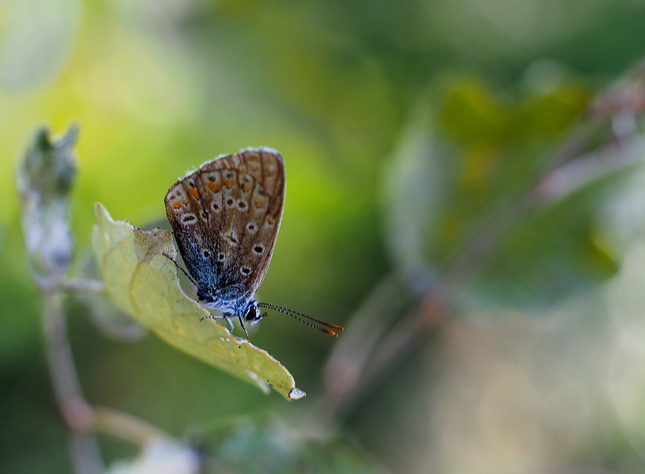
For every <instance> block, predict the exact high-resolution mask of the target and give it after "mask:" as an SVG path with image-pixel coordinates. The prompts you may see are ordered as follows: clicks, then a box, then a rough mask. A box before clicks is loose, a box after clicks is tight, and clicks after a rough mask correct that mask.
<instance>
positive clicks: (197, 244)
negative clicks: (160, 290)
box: [165, 171, 218, 289]
mask: <svg viewBox="0 0 645 474" xmlns="http://www.w3.org/2000/svg"><path fill="white" fill-rule="evenodd" d="M197 173H198V172H197V171H196V172H194V173H191V174H189V175H188V176H186V177H185V178H183V179H180V180H179V181H177V182H176V183H175V184H174V185H173V186H172V187H171V188H170V189H169V190H168V193H167V194H166V198H165V203H166V215H167V216H168V222H170V226H171V227H172V230H173V234H174V235H175V240H176V241H177V246H178V247H179V252H180V253H181V256H182V257H183V259H184V263H185V264H186V267H187V269H188V273H190V274H191V275H192V277H193V278H194V279H195V280H196V281H197V284H198V287H199V288H201V289H206V288H211V287H213V286H214V285H215V284H216V281H217V275H218V268H217V263H216V261H215V258H214V251H213V246H214V239H213V235H212V234H211V232H210V229H209V225H208V216H207V214H206V213H205V212H204V209H203V205H202V200H201V197H200V189H199V185H198V180H197Z"/></svg>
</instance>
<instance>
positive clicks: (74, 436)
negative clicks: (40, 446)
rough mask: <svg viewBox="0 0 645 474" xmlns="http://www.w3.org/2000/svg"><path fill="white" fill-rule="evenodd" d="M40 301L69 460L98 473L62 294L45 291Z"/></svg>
mask: <svg viewBox="0 0 645 474" xmlns="http://www.w3.org/2000/svg"><path fill="white" fill-rule="evenodd" d="M44 301H45V311H44V315H43V329H44V331H43V332H44V336H45V349H46V353H47V362H48V367H49V372H50V375H51V379H52V385H53V388H54V396H55V398H56V402H57V403H58V406H59V408H60V411H61V414H62V416H63V419H64V420H65V422H66V423H67V426H69V428H70V433H69V442H70V449H71V453H72V462H73V464H74V467H75V471H76V472H79V473H100V472H102V471H103V464H102V461H101V455H100V453H99V450H98V444H97V441H96V438H95V436H94V435H93V434H91V427H92V422H93V418H94V416H93V410H92V408H91V407H90V406H89V404H88V403H87V402H86V401H85V398H84V397H83V394H82V393H81V387H80V382H79V380H78V375H77V373H76V368H75V366H74V360H73V358H72V351H71V348H70V345H69V341H68V339H67V327H66V324H65V317H64V313H63V307H62V296H61V295H60V293H59V292H58V291H56V290H53V291H50V292H47V293H45V295H44Z"/></svg>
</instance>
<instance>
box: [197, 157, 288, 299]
mask: <svg viewBox="0 0 645 474" xmlns="http://www.w3.org/2000/svg"><path fill="white" fill-rule="evenodd" d="M198 175H199V176H198V178H197V185H198V187H199V188H200V190H201V191H202V192H201V201H202V203H203V207H204V209H205V211H206V215H207V218H208V225H209V229H210V231H211V233H212V234H213V235H215V236H217V237H216V238H215V239H214V240H215V241H216V242H217V246H216V247H215V248H214V250H215V254H214V257H215V259H216V261H217V263H218V264H219V265H220V269H221V271H220V273H219V278H220V280H219V286H220V287H224V286H228V285H232V284H240V283H241V284H243V286H244V287H245V288H248V294H249V295H253V294H254V293H255V292H256V291H257V289H258V288H259V287H260V284H261V283H262V280H264V276H265V275H266V272H267V270H268V267H269V262H270V261H271V255H272V254H273V247H274V245H275V240H276V237H277V235H278V229H279V227H280V220H281V218H282V209H283V204H284V194H285V174H284V164H283V161H282V157H281V156H280V154H279V153H277V152H276V151H273V150H269V149H266V148H260V149H248V150H243V151H241V152H240V153H237V154H235V155H227V156H223V157H220V158H217V159H215V160H213V161H210V162H208V163H205V164H203V165H202V166H201V167H200V169H199V170H198Z"/></svg>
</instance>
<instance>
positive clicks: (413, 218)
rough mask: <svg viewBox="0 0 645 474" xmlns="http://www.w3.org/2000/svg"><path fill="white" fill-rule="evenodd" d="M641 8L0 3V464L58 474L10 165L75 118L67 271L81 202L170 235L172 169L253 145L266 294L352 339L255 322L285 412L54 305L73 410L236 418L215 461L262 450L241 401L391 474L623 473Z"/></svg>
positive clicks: (182, 433) (644, 449) (105, 448)
mask: <svg viewBox="0 0 645 474" xmlns="http://www.w3.org/2000/svg"><path fill="white" fill-rule="evenodd" d="M643 24H645V3H643V2H642V1H640V0H630V1H627V0H619V1H615V0H586V1H584V2H581V1H578V0H565V1H562V0H557V1H556V0H546V1H538V0H434V1H429V0H427V1H423V0H402V1H397V2H387V1H378V2H374V1H363V0H343V1H336V0H332V1H328V0H324V1H323V0H314V1H310V2H305V3H301V2H294V1H289V0H257V1H244V0H242V1H232V0H231V1H227V0H222V1H206V0H163V1H161V2H158V1H157V2H155V1H150V0H116V1H103V0H5V1H4V2H0V202H2V206H0V268H2V271H1V272H0V420H2V423H0V470H2V471H5V472H44V471H46V472H70V469H71V464H70V460H69V453H68V449H67V443H66V427H65V425H64V423H63V422H62V421H61V419H60V417H59V415H58V412H57V407H56V405H55V403H54V400H53V397H52V395H51V392H50V381H49V377H48V373H47V366H46V363H45V357H44V352H43V349H42V347H43V344H42V335H41V333H42V331H41V322H40V314H41V312H42V302H41V299H40V298H39V296H38V292H37V290H36V288H35V285H34V283H33V280H32V279H31V276H30V274H29V267H28V265H27V255H26V251H25V246H24V243H23V237H22V234H21V229H20V206H19V197H18V194H17V193H16V190H15V189H16V186H15V176H16V168H17V164H18V161H19V159H20V157H21V156H22V155H23V154H24V152H25V150H26V149H27V147H28V145H29V143H30V141H31V136H32V134H33V132H34V130H35V129H36V127H38V126H40V125H43V124H49V125H51V127H52V129H53V130H54V131H55V132H56V133H63V132H64V131H65V130H66V129H67V127H68V126H69V124H70V123H71V122H72V121H78V123H79V124H80V134H79V138H78V146H77V155H78V168H79V170H78V175H77V176H76V181H75V187H74V189H73V191H72V205H71V214H72V230H73V235H74V241H75V259H74V264H73V267H72V270H71V271H70V274H73V275H81V274H88V273H91V271H92V264H91V258H92V252H91V249H90V240H91V229H92V225H93V224H94V217H93V215H92V204H93V203H94V202H95V201H101V202H102V203H103V204H105V206H106V207H107V209H109V211H110V213H111V214H112V216H113V217H114V218H115V219H127V220H129V221H130V222H131V223H133V224H135V225H137V226H140V227H154V226H156V225H162V226H166V227H167V224H166V223H165V217H164V208H163V197H164V195H165V192H166V191H167V189H168V188H169V186H170V185H171V184H172V183H173V182H174V181H175V180H176V179H177V177H178V176H181V175H183V174H184V172H185V171H186V170H188V169H191V168H193V167H196V166H198V165H199V164H200V163H202V162H203V161H205V160H207V159H210V158H212V157H214V156H216V155H218V154H221V153H232V152H235V151H237V150H239V149H240V148H244V147H247V146H269V147H272V148H275V149H277V150H279V151H280V152H281V153H282V155H283V156H284V157H285V163H286V170H287V175H288V186H287V198H286V206H285V213H284V220H283V224H282V228H281V232H280V236H279V238H278V241H277V245H276V249H275V253H274V256H273V261H272V264H271V268H270V271H269V273H268V275H267V279H266V281H265V283H264V285H263V287H262V289H261V292H260V298H262V299H263V300H264V301H268V302H274V303H277V304H280V305H284V306H287V307H290V308H294V309H296V310H300V311H304V312H306V313H308V314H312V315H314V316H316V317H318V318H320V319H323V320H328V321H332V322H338V323H340V324H347V326H348V331H347V333H346V334H344V335H343V337H341V338H340V339H339V340H338V341H336V340H331V339H330V338H326V337H323V336H321V335H320V334H319V333H317V332H315V331H309V330H307V329H306V328H304V327H302V326H301V325H299V324H296V323H294V322H292V321H291V320H287V318H286V317H284V318H283V317H281V316H279V315H272V316H271V317H270V318H267V319H266V320H265V321H263V322H262V324H261V325H260V327H259V328H257V329H256V331H255V332H254V333H252V335H251V337H252V338H253V342H254V343H255V344H256V345H257V346H259V347H262V348H264V349H266V350H267V351H268V352H269V353H271V354H272V355H273V356H274V357H276V358H277V359H279V360H280V361H281V362H282V363H283V364H284V365H285V366H286V367H287V368H288V369H289V371H290V372H291V373H292V374H293V375H294V377H295V379H296V382H297V385H298V387H300V388H302V389H303V390H305V391H306V392H307V393H308V396H307V397H306V398H305V399H302V400H299V401H297V402H292V403H287V402H285V401H284V399H283V398H282V397H280V396H279V395H277V394H272V395H270V396H266V395H264V394H263V393H262V392H260V391H258V390H256V389H254V388H253V387H252V386H250V385H248V384H245V383H243V382H241V381H239V380H237V379H234V378H232V377H230V376H229V375H227V374H224V373H221V372H218V371H216V370H214V369H213V368H211V367H209V366H206V365H204V364H202V363H201V362H198V361H196V360H193V359H191V358H190V357H189V356H186V355H184V354H182V353H180V352H178V351H176V350H174V349H173V348H171V347H169V346H167V345H166V344H164V343H163V342H162V341H160V340H159V339H158V338H156V337H155V336H152V335H148V336H146V337H142V336H143V334H142V331H140V330H139V329H137V328H136V327H134V326H132V325H131V324H132V323H130V322H129V320H128V319H126V318H125V317H124V316H123V315H118V314H116V310H115V309H114V308H113V307H112V306H110V304H109V303H107V302H106V301H104V300H102V299H100V298H98V297H96V296H85V295H83V296H78V297H74V298H69V299H68V300H67V301H66V304H67V308H68V313H69V318H68V324H69V333H70V338H71V345H72V350H73V353H74V358H75V362H76V364H77V367H78V370H79V375H80V380H81V384H82V387H83V390H84V393H85V396H86V398H87V400H88V401H89V402H90V403H91V404H93V405H104V406H108V407H113V408H116V409H119V410H122V411H123V412H126V413H130V414H132V415H135V416H137V417H139V418H141V419H143V420H147V421H148V422H150V423H152V424H154V425H156V426H158V427H159V428H161V429H163V430H165V431H167V432H168V433H170V434H172V435H173V436H176V437H178V438H181V439H188V438H190V439H191V440H193V439H194V436H193V435H194V433H195V432H201V431H203V430H207V428H206V427H208V426H212V424H213V423H223V422H224V420H231V417H233V418H232V419H233V421H231V422H230V427H229V428H228V429H230V430H232V432H233V433H234V435H233V436H230V437H228V438H227V439H229V440H230V444H229V447H230V446H233V447H235V446H237V444H236V443H238V442H239V443H241V444H240V446H241V445H242V444H243V443H242V441H236V440H240V439H242V440H244V443H246V444H244V446H247V448H245V449H248V446H252V447H253V446H255V448H257V446H258V445H260V446H261V447H260V448H257V449H259V450H260V451H261V452H262V453H263V455H266V453H267V452H268V453H271V452H280V450H277V449H275V448H271V447H270V446H271V445H270V443H269V444H267V443H266V440H264V441H262V440H263V438H262V437H263V435H262V432H258V428H257V427H258V426H261V425H262V422H260V421H257V420H256V421H253V422H249V421H248V418H244V420H245V421H240V420H239V419H238V420H237V421H235V420H236V419H235V416H236V415H240V416H242V415H244V416H249V417H251V418H253V419H257V418H258V417H259V413H266V412H271V413H273V414H275V415H276V416H278V417H280V418H281V419H283V420H285V423H287V424H289V425H294V426H296V425H297V426H298V429H302V430H303V432H304V431H305V430H304V428H303V427H302V426H301V423H299V422H300V421H301V420H302V419H307V420H310V421H311V420H313V421H311V423H310V424H309V425H307V426H308V427H309V429H310V430H312V431H314V432H315V433H322V432H323V431H324V430H325V428H329V427H333V426H335V427H340V432H341V433H343V434H345V435H346V436H349V437H351V438H352V440H353V441H352V443H356V445H358V446H361V448H360V449H358V448H357V451H360V452H361V453H362V454H361V455H360V456H361V457H362V458H363V459H364V460H365V461H364V462H365V463H367V464H369V465H379V466H384V467H385V468H388V469H390V470H392V471H394V472H437V473H463V472H491V473H493V472H494V473H504V472H509V473H511V472H512V473H524V472H526V473H529V472H530V473H542V472H544V473H554V472H563V473H564V472H577V473H581V472H585V473H587V472H589V473H592V472H593V473H601V472H602V473H604V472H608V473H631V472H642V470H643V465H644V464H645V459H644V458H643V453H645V431H644V430H643V426H645V420H643V412H644V411H643V406H644V405H643V404H644V403H645V402H644V400H645V393H643V387H644V386H645V384H644V383H643V382H644V380H643V374H644V373H645V354H644V352H643V344H642V341H643V337H642V336H644V335H645V320H644V318H643V304H642V294H643V291H642V286H643V281H644V280H643V268H645V265H643V262H644V259H645V250H644V248H645V247H644V246H643V235H644V234H643V223H644V222H645V219H644V218H645V206H644V204H645V195H644V194H643V191H642V189H643V184H645V183H644V181H645V177H644V175H643V172H642V169H641V167H640V163H641V162H642V159H643V157H645V152H644V151H643V145H642V138H641V135H640V132H641V131H642V130H643V128H642V110H643V103H644V102H643V97H644V96H645V95H644V93H643V90H644V89H643V87H642V74H643V73H642V68H641V69H639V67H638V66H637V64H638V62H639V60H640V59H641V58H642V57H643V56H645V37H644V36H643V34H642V31H643V30H642V26H643ZM115 320H116V322H115ZM124 339H129V340H131V341H133V343H131V344H129V343H126V342H125V340H124ZM332 350H333V351H334V353H333V355H332V357H331V360H330V363H329V365H327V369H326V371H325V370H323V367H324V366H325V361H326V360H327V357H328V356H329V354H330V353H331V351H332ZM363 362H365V365H363ZM370 362H372V365H370ZM370 368H372V369H370ZM352 370H356V371H357V372H356V373H352ZM325 374H326V375H325ZM357 374H358V376H357ZM370 374H373V375H370ZM352 376H354V378H352ZM357 377H358V378H360V379H361V380H366V381H365V383H358V384H357V385H356V389H355V390H353V389H351V387H355V386H354V385H353V384H352V383H353V382H352V380H354V379H356V378H357ZM361 377H363V378H361ZM348 387H350V388H348ZM350 392H351V393H350ZM249 423H250V424H249ZM253 423H257V424H253ZM281 429H282V428H281ZM289 429H291V428H289ZM245 430H246V431H245ZM222 432H223V431H222ZM244 433H251V434H249V435H248V436H246V437H245V435H244ZM258 433H260V434H258ZM215 437H216V436H215V435H214V434H212V435H209V434H206V435H204V436H203V439H204V440H208V439H210V438H215ZM296 438H297V436H296ZM256 439H260V440H261V441H259V442H258V443H259V444H254V442H250V441H249V440H251V441H252V440H256ZM280 439H282V438H280ZM285 439H286V438H285ZM99 441H100V445H101V448H102V453H103V456H104V458H105V461H106V463H107V464H108V465H111V464H112V463H113V462H115V461H117V460H120V459H123V458H124V457H127V456H133V455H135V454H136V453H137V450H136V449H134V448H133V447H132V445H130V444H128V443H125V442H123V441H118V440H115V439H114V438H112V437H108V436H101V437H100V438H99ZM204 442H205V443H206V444H208V443H209V442H208V441H204ZM352 443H349V442H348V443H344V444H342V445H343V446H347V445H349V444H352ZM267 446H269V448H270V449H269V448H267ZM334 446H336V447H334ZM220 448H221V446H220ZM255 448H254V449H255ZM218 449H219V448H218ZM222 449H223V448H222ZM240 449H242V448H240ZM343 449H345V448H340V447H338V445H332V446H331V447H329V448H328V450H329V451H330V452H331V453H332V454H330V455H329V457H328V458H325V456H321V455H320V454H316V455H313V454H312V455H311V457H310V458H311V459H314V460H313V461H312V463H313V464H312V465H313V466H316V467H319V468H320V469H321V470H324V469H327V470H334V471H338V470H340V469H341V467H340V466H346V467H347V466H355V465H354V464H353V463H354V462H356V461H355V458H354V457H347V456H345V455H344V453H345V451H343ZM212 452H213V453H216V454H214V455H213V456H214V459H220V458H221V459H223V458H226V459H232V458H231V457H227V455H225V454H222V453H223V452H224V451H223V450H215V451H212ZM217 453H220V454H217ZM334 456H335V457H334ZM352 456H354V455H352ZM332 458H333V459H334V461H333V462H332V461H329V463H328V464H325V462H324V459H332ZM265 465H266V466H268V465H270V463H268V464H265ZM271 465H272V464H271ZM295 465H297V464H295ZM320 466H323V467H320ZM324 466H326V468H325V467H324ZM220 467H221V466H220ZM240 469H245V468H244V467H240ZM249 469H252V468H249ZM276 469H277V468H276ZM243 472H244V471H243ZM278 472H279V471H278ZM350 472H352V471H350ZM353 472H355V471H353Z"/></svg>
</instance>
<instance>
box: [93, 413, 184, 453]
mask: <svg viewBox="0 0 645 474" xmlns="http://www.w3.org/2000/svg"><path fill="white" fill-rule="evenodd" d="M93 427H94V430H95V431H96V432H99V433H106V434H111V435H113V436H116V437H117V438H121V439H125V440H128V441H131V442H132V443H136V444H139V445H144V444H147V443H149V442H151V441H153V440H171V439H172V436H170V435H169V434H168V433H166V432H165V431H163V430H161V429H159V428H157V427H156V426H153V425H151V424H150V423H147V422H145V421H143V420H140V419H139V418H136V417H134V416H132V415H129V414H127V413H123V412H120V411H118V410H114V409H112V408H106V407H96V408H95V409H94V425H93Z"/></svg>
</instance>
